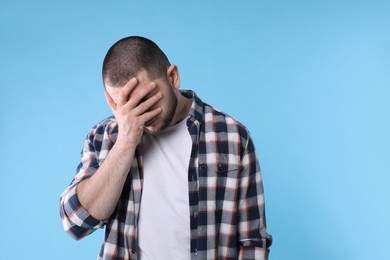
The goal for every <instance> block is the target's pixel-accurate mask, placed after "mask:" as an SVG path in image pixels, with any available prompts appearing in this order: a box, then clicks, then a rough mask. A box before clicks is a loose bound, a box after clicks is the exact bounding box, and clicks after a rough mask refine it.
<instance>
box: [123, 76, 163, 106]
mask: <svg viewBox="0 0 390 260" xmlns="http://www.w3.org/2000/svg"><path fill="white" fill-rule="evenodd" d="M156 87H157V85H156V83H154V82H151V83H149V84H147V85H146V86H142V87H139V88H136V89H135V90H134V91H133V92H132V93H131V95H130V99H129V100H128V105H129V108H130V109H134V108H135V107H137V106H138V105H139V104H140V103H141V102H142V101H143V99H145V98H146V97H147V96H148V95H149V94H151V93H152V91H153V90H154V89H155V88H156Z"/></svg>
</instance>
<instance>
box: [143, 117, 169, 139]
mask: <svg viewBox="0 0 390 260" xmlns="http://www.w3.org/2000/svg"><path fill="white" fill-rule="evenodd" d="M168 125H169V123H167V122H165V121H161V120H157V121H156V122H153V123H152V124H151V125H148V126H145V131H146V132H147V133H149V134H152V135H156V134H159V133H161V132H162V131H163V130H164V129H166V128H167V127H168Z"/></svg>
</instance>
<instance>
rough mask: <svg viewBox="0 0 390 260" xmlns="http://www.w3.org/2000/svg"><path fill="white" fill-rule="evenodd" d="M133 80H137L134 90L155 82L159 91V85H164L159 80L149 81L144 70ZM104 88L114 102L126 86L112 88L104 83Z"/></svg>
mask: <svg viewBox="0 0 390 260" xmlns="http://www.w3.org/2000/svg"><path fill="white" fill-rule="evenodd" d="M135 78H136V79H137V85H136V88H137V87H142V86H145V85H147V84H150V83H151V82H155V83H156V84H157V88H158V89H161V85H164V84H163V81H162V80H161V79H155V80H150V78H149V77H148V73H147V72H146V71H145V70H142V71H140V72H139V73H138V74H137V75H136V76H135ZM105 86H106V90H107V92H108V94H109V95H110V96H111V97H112V98H113V99H114V101H115V102H116V100H117V99H118V97H119V96H120V95H121V93H122V92H123V88H124V87H125V86H126V85H123V86H112V85H110V84H109V83H107V82H106V84H105Z"/></svg>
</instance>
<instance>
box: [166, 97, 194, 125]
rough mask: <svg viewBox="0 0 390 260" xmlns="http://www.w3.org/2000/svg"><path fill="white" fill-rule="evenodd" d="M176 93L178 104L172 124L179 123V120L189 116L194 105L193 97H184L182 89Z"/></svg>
mask: <svg viewBox="0 0 390 260" xmlns="http://www.w3.org/2000/svg"><path fill="white" fill-rule="evenodd" d="M175 94H176V97H177V106H176V111H175V115H174V117H173V120H172V124H171V125H174V124H177V123H178V122H180V121H182V120H183V119H184V118H186V117H187V116H188V113H189V112H190V109H191V105H192V98H186V97H184V96H183V95H182V94H181V93H180V91H177V92H176V93H175Z"/></svg>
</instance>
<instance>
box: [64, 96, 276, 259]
mask: <svg viewBox="0 0 390 260" xmlns="http://www.w3.org/2000/svg"><path fill="white" fill-rule="evenodd" d="M182 94H183V95H184V96H187V97H193V98H194V102H193V104H192V107H191V110H190V113H189V116H188V119H187V126H188V131H189V133H190V135H191V139H192V151H191V158H190V163H189V169H188V185H189V202H190V205H189V210H190V226H191V259H268V253H269V249H268V248H269V246H270V245H271V243H272V237H271V236H270V235H269V234H267V233H266V221H265V212H264V195H263V184H262V179H261V174H260V167H259V163H258V159H257V156H256V153H255V148H254V145H253V142H252V139H251V137H250V135H249V132H248V130H247V129H246V128H245V127H244V126H243V125H241V124H240V123H239V122H237V121H236V120H234V119H233V118H231V117H230V116H228V115H226V114H224V113H222V112H220V111H218V110H216V109H215V108H213V107H211V106H209V105H207V104H205V103H203V102H202V101H201V100H200V99H199V98H198V97H197V96H196V95H195V93H194V92H192V91H182ZM117 133H118V127H117V123H116V121H115V118H114V117H109V118H107V119H105V120H103V121H102V122H100V123H99V124H97V125H96V126H95V127H94V128H93V129H92V131H91V132H90V133H89V134H88V136H87V138H86V140H85V144H84V148H83V151H82V158H81V163H80V164H79V166H78V169H77V174H76V176H75V178H74V179H73V181H72V183H71V185H70V186H69V187H68V188H67V189H66V190H65V192H64V193H63V194H62V196H61V202H60V204H61V217H62V222H63V225H64V228H65V230H66V231H67V232H68V233H69V234H71V235H72V236H73V237H74V238H75V239H80V238H83V237H85V236H87V235H89V234H90V233H92V232H93V231H95V230H96V229H98V228H102V227H103V226H106V234H105V238H104V241H103V244H102V247H101V251H100V254H99V256H98V259H137V232H138V230H137V220H138V214H139V210H140V203H141V194H142V181H143V177H142V176H143V167H142V154H143V153H142V145H139V146H138V147H137V150H136V155H135V158H134V161H133V163H132V165H131V169H130V172H129V175H128V178H127V180H126V183H125V186H124V188H123V191H122V195H121V197H120V199H119V201H118V205H117V207H116V209H115V211H114V213H113V214H112V216H111V217H110V218H109V219H107V220H105V221H100V220H97V219H95V218H94V217H92V216H91V215H90V214H89V213H88V212H87V210H86V209H85V208H83V206H82V205H81V204H80V201H79V199H78V197H77V193H76V188H77V185H78V184H79V183H80V182H81V181H82V180H84V179H86V178H88V177H90V176H91V175H93V174H94V173H95V172H96V170H97V169H98V168H99V166H100V165H101V164H102V163H103V162H104V159H105V158H106V156H107V154H108V152H109V151H110V149H111V147H112V146H113V144H114V143H115V140H116V137H117ZM156 239H158V237H156Z"/></svg>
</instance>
